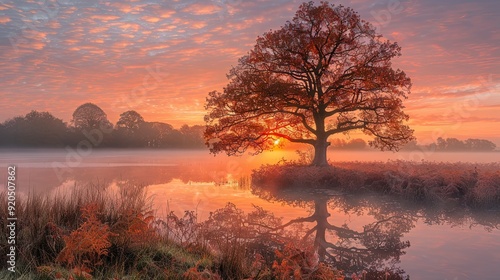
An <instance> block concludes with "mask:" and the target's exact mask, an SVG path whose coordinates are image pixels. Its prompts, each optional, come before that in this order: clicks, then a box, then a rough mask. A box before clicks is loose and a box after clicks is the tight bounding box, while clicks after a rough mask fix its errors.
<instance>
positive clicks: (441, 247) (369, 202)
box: [0, 149, 500, 279]
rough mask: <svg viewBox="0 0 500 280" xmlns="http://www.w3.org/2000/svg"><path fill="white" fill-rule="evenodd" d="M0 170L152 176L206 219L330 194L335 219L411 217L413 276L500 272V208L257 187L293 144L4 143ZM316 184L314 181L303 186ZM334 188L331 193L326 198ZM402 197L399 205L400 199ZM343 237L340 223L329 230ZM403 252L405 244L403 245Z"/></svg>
mask: <svg viewBox="0 0 500 280" xmlns="http://www.w3.org/2000/svg"><path fill="white" fill-rule="evenodd" d="M0 155H1V158H0V166H1V169H3V170H5V172H2V173H1V175H0V180H1V181H0V185H1V187H4V182H5V178H6V177H5V176H6V166H7V165H9V164H15V165H16V166H17V168H18V178H17V180H18V182H17V185H18V191H19V192H20V193H21V196H22V195H26V194H27V193H28V192H34V193H37V194H44V195H45V194H48V195H53V194H57V193H71V190H72V188H74V186H75V185H79V186H84V185H86V184H88V183H94V184H98V185H102V186H103V187H104V188H107V190H108V191H110V192H113V191H117V190H118V189H119V188H123V187H127V185H129V184H141V185H145V186H147V189H148V191H149V194H150V195H151V196H152V199H153V201H154V203H155V206H156V207H157V209H158V214H159V215H165V214H166V213H168V212H169V211H175V212H176V213H179V214H181V213H183V211H187V210H196V211H197V213H198V215H199V217H200V219H206V218H207V217H208V216H209V213H210V212H212V211H214V210H215V209H219V208H222V207H224V206H225V205H226V204H227V203H228V202H231V203H234V204H235V205H236V206H237V207H238V208H240V209H242V210H243V211H245V212H246V213H248V212H250V211H252V209H254V205H255V206H260V207H263V208H264V209H265V210H268V211H271V212H272V213H273V214H274V215H276V216H277V217H282V218H283V220H284V221H285V222H286V221H288V220H292V219H296V218H298V217H306V216H309V215H311V213H312V212H314V209H315V205H316V209H318V208H317V206H318V205H321V203H325V204H324V205H325V207H326V208H325V209H326V210H325V211H327V212H328V213H329V214H330V216H329V217H328V219H327V220H328V222H329V223H330V224H333V225H336V226H339V227H340V226H342V225H344V224H345V225H347V226H348V227H349V228H351V229H353V230H362V229H363V227H364V226H366V225H369V224H371V223H374V222H376V221H377V220H378V219H380V217H381V216H383V217H392V216H404V217H406V218H407V219H409V220H408V223H409V224H408V225H407V227H405V228H396V229H395V230H398V231H400V233H401V236H400V237H398V238H399V239H400V240H401V241H410V244H411V245H410V247H408V248H406V249H405V250H404V251H405V252H406V254H401V256H400V260H401V262H399V263H397V262H396V265H397V267H400V268H401V269H403V270H405V271H406V272H407V273H408V274H409V275H410V277H411V279H493V278H491V277H495V276H496V275H499V273H500V268H498V266H497V265H495V264H498V263H500V251H498V250H497V248H500V229H499V224H500V221H499V220H500V218H499V217H500V215H497V214H498V213H496V214H495V213H490V214H489V215H488V214H485V215H480V216H478V215H470V214H469V213H466V212H460V211H456V212H454V213H441V212H436V213H434V212H432V211H427V210H426V211H422V210H420V209H419V208H415V207H414V206H412V205H406V204H404V203H399V202H396V201H391V200H387V199H385V200H377V199H375V200H373V199H372V198H356V199H354V198H352V197H349V196H348V197H345V198H342V199H341V200H339V199H340V198H339V196H338V195H335V194H333V193H330V192H325V193H317V194H310V193H305V194H300V193H299V194H296V197H298V198H296V197H293V196H292V197H274V196H269V195H266V194H264V193H258V192H256V191H255V190H252V188H251V187H250V182H249V176H250V174H251V172H252V170H253V169H257V168H258V167H259V166H261V165H262V164H274V163H277V162H279V161H280V160H283V159H285V160H294V159H297V158H298V156H297V154H296V153H295V152H294V151H282V150H277V151H273V152H267V153H264V154H261V155H258V156H248V155H245V156H242V157H227V156H225V155H220V156H216V157H214V156H213V155H210V154H208V152H206V151H186V150H97V149H96V150H92V151H91V152H90V153H88V154H86V155H82V154H78V153H77V152H76V151H72V150H59V149H46V150H42V149H36V150H18V151H13V150H1V151H0ZM329 158H330V160H331V161H332V162H333V164H335V162H342V161H387V160H413V161H415V162H416V163H419V162H421V161H422V160H424V161H434V162H472V163H491V162H498V161H499V160H500V153H497V152H491V153H469V152H462V153H427V154H426V153H423V152H401V153H392V152H375V151H368V152H367V151H335V150H331V151H329ZM304 189H307V186H304ZM319 198H327V200H326V201H324V200H318V199H319ZM395 205H397V206H395ZM327 238H329V239H330V241H335V240H336V239H335V238H336V236H335V234H334V233H330V234H329V235H327ZM398 254H399V253H398Z"/></svg>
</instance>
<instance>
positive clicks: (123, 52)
mask: <svg viewBox="0 0 500 280" xmlns="http://www.w3.org/2000/svg"><path fill="white" fill-rule="evenodd" d="M300 3H301V1H285V0H279V1H247V0H224V1H221V0H213V1H155V0H150V1H143V0H138V1H127V2H125V1H123V2H122V1H106V2H105V1H97V0H90V1H83V0H79V1H67V0H58V1H55V0H47V1H31V2H25V1H13V0H10V1H9V0H4V1H2V3H0V59H1V61H2V63H1V64H0V71H1V73H2V75H1V76H0V83H1V84H2V87H1V88H0V98H1V99H2V101H3V102H1V104H0V121H3V120H5V119H7V118H10V117H13V116H15V115H19V114H25V113H27V112H29V111H30V110H32V109H35V110H43V111H50V112H52V113H53V114H55V115H56V116H57V117H60V118H63V119H64V120H65V121H69V119H70V117H71V114H72V112H73V111H74V109H75V108H76V107H77V106H78V105H80V104H82V103H85V102H88V101H92V102H95V103H97V104H98V105H99V106H101V107H102V108H103V109H104V110H105V111H106V112H107V113H108V116H109V117H110V119H111V120H112V121H116V120H117V118H118V116H119V114H120V113H122V112H123V111H126V110H130V109H133V110H137V111H139V112H140V113H141V114H142V115H143V116H144V117H145V119H146V120H151V121H165V122H169V123H172V124H174V126H180V125H182V124H183V123H188V124H202V123H203V115H204V113H205V112H204V109H203V103H204V100H205V97H206V95H207V93H208V92H209V91H211V90H221V89H222V87H223V86H224V85H225V83H227V80H226V77H225V75H226V73H227V72H228V70H229V69H230V67H231V66H232V65H236V64H237V59H238V58H239V57H241V56H242V55H245V54H246V52H248V51H249V50H250V49H251V48H252V47H253V45H254V44H255V39H256V38H257V36H259V35H262V34H263V33H264V32H266V31H269V30H270V29H278V28H279V27H280V26H281V25H283V24H284V23H285V21H286V20H290V19H291V18H292V17H293V14H294V12H295V11H296V10H297V8H298V6H299V5H300ZM394 3H396V4H398V6H394ZM339 4H343V5H345V6H350V7H352V8H354V9H355V10H356V11H358V12H359V13H360V15H361V16H362V17H363V18H364V19H365V20H367V21H369V22H372V23H374V24H375V25H376V26H378V27H379V29H380V30H381V32H382V33H383V35H384V36H385V37H387V38H388V39H390V40H394V41H398V43H399V44H400V45H401V46H402V52H403V56H402V57H400V58H398V59H397V60H396V61H395V66H396V67H399V68H401V69H403V70H405V71H406V72H407V73H408V74H409V76H410V77H412V80H413V83H414V87H413V93H412V95H411V96H410V99H409V100H408V102H407V107H408V108H407V109H408V112H409V113H410V116H411V117H412V123H413V124H415V125H417V126H418V129H419V130H418V131H417V133H419V131H421V132H422V133H427V132H426V131H429V130H432V129H434V128H435V127H439V126H440V125H441V126H446V125H449V123H448V122H446V120H443V121H436V122H432V118H433V116H434V115H435V112H436V111H440V110H445V109H446V108H447V107H449V106H450V104H456V103H459V102H462V101H463V100H464V99H465V98H470V97H474V96H480V97H481V98H479V99H478V104H477V106H476V108H477V109H476V110H475V111H474V112H473V115H471V117H470V118H468V119H467V118H464V119H463V120H462V121H463V123H467V122H470V123H474V124H476V125H477V124H478V123H479V124H480V123H485V127H484V128H482V129H484V130H487V129H486V124H488V125H489V124H491V122H494V121H495V120H496V121H500V117H497V116H498V114H493V112H494V110H493V109H486V107H485V106H486V105H488V106H500V100H499V98H498V95H499V88H498V84H499V82H498V81H499V78H500V77H499V74H500V66H499V63H498V61H500V47H499V46H498V41H499V39H500V33H499V31H498V26H500V19H499V17H498V15H497V14H496V13H495V11H498V10H500V2H498V1H488V0H483V1H475V2H470V1H452V0H446V1H439V3H438V2H435V1H431V0H419V1H417V0H412V1H403V0H402V1H396V2H395V1H388V0H381V1H377V2H375V4H374V3H373V2H372V1H368V0H351V1H348V0H346V1H339ZM391 5H392V6H391ZM383 16H385V17H383ZM157 67H158V69H161V73H160V74H161V75H163V76H162V77H163V78H162V79H158V80H155V83H154V86H153V85H152V84H151V83H152V82H151V81H150V84H151V85H150V86H149V87H147V90H143V91H141V94H140V95H139V94H137V88H141V87H143V88H144V86H143V85H144V83H145V82H144V80H145V79H147V77H148V75H149V76H150V75H151V73H150V71H149V70H148V69H157ZM485 80H488V81H487V82H485ZM134 98H135V99H134ZM118 101H119V102H118ZM494 108H497V107H494ZM479 126H480V125H479ZM480 132H481V131H477V133H480ZM486 134H488V133H486V132H485V133H484V135H486ZM488 135H489V134H488ZM479 136H480V135H479Z"/></svg>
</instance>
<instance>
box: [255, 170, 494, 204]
mask: <svg viewBox="0 0 500 280" xmlns="http://www.w3.org/2000/svg"><path fill="white" fill-rule="evenodd" d="M252 184H253V185H255V186H258V187H260V188H264V189H268V190H271V191H278V190H283V189H289V188H301V189H308V188H311V189H314V188H326V189H335V190H339V191H343V192H347V193H360V192H376V193H381V194H389V195H393V196H396V197H400V198H403V199H406V200H412V201H418V202H422V203H428V204H443V203H444V204H451V205H455V206H463V207H470V208H475V209H478V208H496V207H499V206H500V163H481V164H476V163H435V162H408V161H387V162H338V163H337V162H336V163H335V164H334V166H326V167H313V166H307V165H303V164H299V163H296V162H284V163H280V164H277V165H264V166H261V167H260V168H259V169H258V170H255V171H254V172H253V174H252Z"/></svg>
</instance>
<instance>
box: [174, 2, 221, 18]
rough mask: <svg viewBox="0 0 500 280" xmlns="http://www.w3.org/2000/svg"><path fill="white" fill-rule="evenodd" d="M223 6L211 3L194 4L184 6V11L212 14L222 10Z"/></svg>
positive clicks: (198, 14) (194, 13) (196, 13)
mask: <svg viewBox="0 0 500 280" xmlns="http://www.w3.org/2000/svg"><path fill="white" fill-rule="evenodd" d="M220 10H221V8H220V7H218V6H216V5H211V4H199V3H196V4H192V5H189V6H187V7H186V8H184V9H183V10H182V11H183V12H186V13H190V14H193V15H197V16H200V15H212V14H215V13H217V12H218V11H220Z"/></svg>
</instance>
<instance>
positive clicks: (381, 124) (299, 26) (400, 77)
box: [205, 2, 414, 165]
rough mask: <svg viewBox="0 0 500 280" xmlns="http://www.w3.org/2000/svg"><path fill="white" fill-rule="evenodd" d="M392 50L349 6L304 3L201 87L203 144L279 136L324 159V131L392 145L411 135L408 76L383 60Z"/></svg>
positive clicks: (229, 146)
mask: <svg viewBox="0 0 500 280" xmlns="http://www.w3.org/2000/svg"><path fill="white" fill-rule="evenodd" d="M400 55H401V48H400V47H399V46H398V44H397V43H395V42H390V41H388V40H384V39H383V38H382V36H381V35H380V34H377V32H376V30H375V28H374V27H373V26H372V25H371V24H369V23H368V22H366V21H364V20H361V18H360V17H359V15H358V14H357V13H356V12H355V11H353V10H352V9H351V8H347V7H343V6H335V5H333V4H332V5H331V4H329V3H327V2H321V3H320V4H319V5H318V6H315V5H314V3H313V2H309V3H304V4H302V5H301V6H300V8H299V9H298V11H297V12H296V14H295V17H294V18H293V19H292V21H288V22H286V24H285V25H284V26H283V27H282V28H281V29H279V30H275V31H270V32H267V33H265V34H264V35H263V36H261V37H258V38H257V42H256V45H255V47H254V48H253V49H252V50H251V51H250V52H249V53H248V54H247V55H245V56H243V57H242V58H240V60H239V63H238V65H237V66H235V67H233V68H232V69H231V70H230V72H229V75H228V78H229V80H230V81H229V83H228V85H227V86H226V87H225V88H224V90H223V91H222V92H218V91H212V92H210V93H209V97H208V98H207V103H206V109H207V110H208V114H207V115H206V116H205V121H206V123H207V128H206V130H205V138H206V144H207V145H208V146H209V148H210V151H211V152H212V153H220V152H226V153H227V154H228V155H235V154H241V153H243V152H245V151H247V150H252V151H254V152H255V153H260V152H262V151H263V150H266V149H270V148H272V147H273V146H274V143H275V141H276V139H278V138H283V139H286V140H288V141H291V142H297V143H304V144H310V145H313V146H314V148H315V157H314V160H313V164H314V165H326V164H327V158H326V151H327V147H328V145H329V142H328V138H329V137H330V136H331V135H334V134H338V133H348V132H349V131H353V130H360V131H362V132H364V133H365V134H367V135H369V136H372V139H373V140H371V141H370V142H369V144H370V145H371V146H374V147H377V148H380V149H382V150H384V149H388V150H397V149H398V148H399V147H400V146H401V145H403V144H405V143H407V142H408V141H411V140H413V139H414V138H413V136H412V134H413V130H411V129H410V128H409V127H408V126H407V125H405V124H404V122H405V121H407V120H408V118H409V117H408V115H406V114H405V113H404V112H403V108H404V106H403V100H404V99H406V98H407V96H408V94H409V93H410V88H411V81H410V78H409V77H407V76H406V74H405V73H404V72H403V71H401V70H399V69H393V68H392V64H391V59H393V58H394V57H397V56H400Z"/></svg>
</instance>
